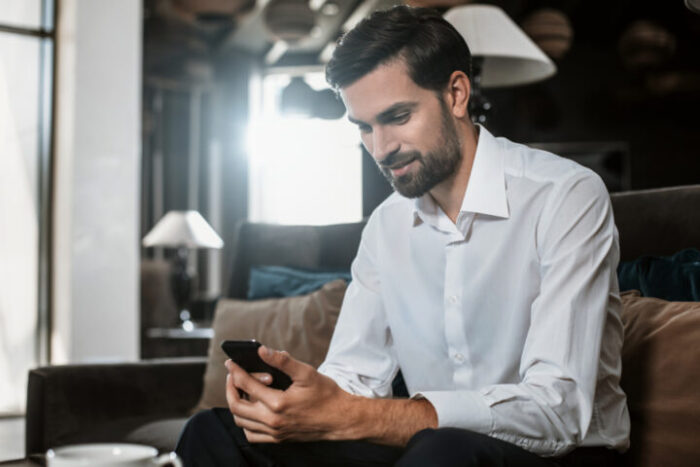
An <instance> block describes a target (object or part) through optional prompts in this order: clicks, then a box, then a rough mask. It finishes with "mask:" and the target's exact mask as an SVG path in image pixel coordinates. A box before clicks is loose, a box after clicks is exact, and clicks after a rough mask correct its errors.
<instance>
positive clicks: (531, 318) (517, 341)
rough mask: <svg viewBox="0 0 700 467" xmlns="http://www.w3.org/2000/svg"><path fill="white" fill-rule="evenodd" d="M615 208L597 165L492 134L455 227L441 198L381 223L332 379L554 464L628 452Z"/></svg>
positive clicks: (388, 209) (339, 337)
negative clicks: (594, 452) (570, 455)
mask: <svg viewBox="0 0 700 467" xmlns="http://www.w3.org/2000/svg"><path fill="white" fill-rule="evenodd" d="M618 258H619V247H618V240H617V230H616V228H615V224H614V220H613V213H612V209H611V206H610V199H609V196H608V193H607V191H606V189H605V186H604V185H603V183H602V182H601V180H600V178H599V177H598V176H597V175H596V174H595V173H593V172H592V171H590V170H588V169H586V168H583V167H581V166H579V165H577V164H576V163H574V162H572V161H570V160H567V159H563V158H560V157H557V156H555V155H553V154H550V153H547V152H544V151H539V150H534V149H531V148H529V147H527V146H523V145H521V144H516V143H513V142H511V141H509V140H507V139H505V138H495V137H494V136H493V135H491V134H490V133H489V132H488V131H487V130H486V129H485V128H483V127H481V128H480V134H479V140H478V145H477V149H476V155H475V159H474V164H473V167H472V172H471V175H470V178H469V184H468V187H467V191H466V194H465V196H464V202H463V203H462V208H461V211H460V213H459V216H458V218H457V222H456V225H455V223H453V222H452V221H451V220H450V219H449V218H448V217H447V215H446V214H445V213H444V212H443V211H442V210H441V209H440V207H439V206H437V204H436V203H435V202H434V200H433V199H432V197H431V196H430V195H429V194H426V195H425V196H423V197H422V198H419V199H417V200H410V199H407V198H403V197H401V196H399V195H398V194H396V193H394V194H393V195H391V196H390V197H389V198H388V199H387V200H386V201H385V202H384V203H382V204H381V205H380V206H379V207H378V208H377V209H376V210H375V211H374V213H373V214H372V216H371V217H370V219H369V221H368V223H367V226H366V227H365V229H364V232H363V234H362V241H361V243H360V247H359V251H358V253H357V257H356V258H355V260H354V262H353V264H352V277H353V280H352V282H351V284H350V286H349V287H348V290H347V292H346V295H345V300H344V302H343V307H342V310H341V313H340V318H339V320H338V324H337V327H336V329H335V333H334V334H333V339H332V341H331V345H330V348H329V351H328V355H327V357H326V361H325V362H324V363H323V365H322V366H321V368H320V371H321V372H322V373H324V374H326V375H328V376H330V377H331V378H333V379H334V380H335V381H336V382H337V383H338V384H339V385H340V386H341V387H342V388H343V389H345V390H346V391H348V392H350V393H353V394H359V395H364V396H367V397H391V395H392V393H391V382H392V380H393V378H394V376H395V375H396V373H397V371H398V370H399V368H401V370H402V372H403V376H404V379H405V381H406V386H407V388H408V391H409V393H410V394H411V397H414V398H426V399H428V400H429V401H430V402H431V403H432V405H433V406H434V407H435V410H436V412H437V416H438V424H439V426H440V427H459V428H465V429H469V430H472V431H476V432H479V433H484V434H487V435H489V436H492V437H495V438H499V439H501V440H504V441H508V442H511V443H514V444H516V445H518V446H521V447H523V448H525V449H527V450H529V451H532V452H535V453H537V454H540V455H545V456H556V455H562V454H565V453H566V452H568V451H570V450H571V449H573V448H574V447H576V446H582V445H583V446H608V447H613V448H616V449H618V450H621V451H622V450H624V449H626V448H627V446H628V444H629V414H628V411H627V405H626V400H625V394H624V392H623V391H622V389H621V388H620V385H619V381H620V373H621V360H620V350H621V347H622V339H623V330H622V324H621V321H620V298H619V293H618V284H617V276H616V267H617V263H618Z"/></svg>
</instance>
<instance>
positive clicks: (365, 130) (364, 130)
mask: <svg viewBox="0 0 700 467" xmlns="http://www.w3.org/2000/svg"><path fill="white" fill-rule="evenodd" d="M357 129H358V130H360V133H371V132H372V127H371V126H369V125H365V124H363V123H360V124H359V125H357Z"/></svg>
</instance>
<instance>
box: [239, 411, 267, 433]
mask: <svg viewBox="0 0 700 467" xmlns="http://www.w3.org/2000/svg"><path fill="white" fill-rule="evenodd" d="M233 421H234V422H235V423H236V426H237V427H239V428H242V429H244V430H248V431H250V432H254V433H259V434H266V435H270V436H274V435H275V430H274V429H273V428H272V427H270V426H268V425H266V424H264V423H262V422H259V421H257V420H251V419H249V418H246V417H243V416H241V415H234V416H233Z"/></svg>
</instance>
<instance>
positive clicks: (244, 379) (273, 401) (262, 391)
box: [226, 360, 282, 407]
mask: <svg viewBox="0 0 700 467" xmlns="http://www.w3.org/2000/svg"><path fill="white" fill-rule="evenodd" d="M226 367H227V368H228V369H229V374H230V375H231V384H232V385H233V386H234V387H235V388H238V389H240V390H242V391H244V392H246V393H248V394H249V395H250V396H251V397H252V398H254V399H255V400H260V401H262V402H263V403H264V404H265V405H266V406H268V407H270V406H271V405H273V406H275V407H276V406H278V405H279V396H280V394H282V391H280V390H278V389H272V388H269V387H267V386H265V385H264V384H262V383H261V382H260V381H258V380H257V379H255V378H253V377H252V376H251V375H250V374H249V373H248V372H247V371H245V370H244V369H242V368H241V367H240V366H238V365H237V364H236V363H235V362H233V361H230V360H229V361H228V362H226ZM239 399H240V398H239Z"/></svg>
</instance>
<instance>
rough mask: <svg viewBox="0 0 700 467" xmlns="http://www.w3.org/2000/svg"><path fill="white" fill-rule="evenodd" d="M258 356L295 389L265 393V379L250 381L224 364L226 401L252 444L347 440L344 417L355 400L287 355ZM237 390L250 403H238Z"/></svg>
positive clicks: (265, 352) (262, 353)
mask: <svg viewBox="0 0 700 467" xmlns="http://www.w3.org/2000/svg"><path fill="white" fill-rule="evenodd" d="M258 353H259V355H260V357H261V358H262V359H263V361H265V362H266V363H267V364H269V365H271V366H274V367H276V368H279V369H280V370H281V371H283V372H284V373H286V374H287V375H289V377H290V378H291V379H292V381H293V383H292V385H291V386H290V387H289V388H288V389H287V390H286V391H279V390H277V389H272V388H269V387H267V384H269V383H270V382H271V380H270V379H268V378H266V377H265V376H266V375H265V374H255V375H250V374H248V373H247V372H246V371H245V370H243V369H242V368H240V367H239V366H238V365H236V364H235V363H234V362H232V361H231V360H229V361H227V362H226V367H227V368H228V370H229V374H228V376H227V380H226V399H227V401H228V405H229V409H230V410H231V413H232V414H233V416H234V420H235V422H236V425H238V426H239V427H241V428H243V430H244V431H245V434H246V437H247V438H248V441H250V442H252V443H256V442H258V443H275V442H279V441H283V440H288V439H294V440H296V441H310V440H318V439H344V438H343V436H348V434H347V433H344V431H343V429H342V425H344V423H343V420H344V419H345V417H344V416H343V415H342V414H343V413H345V411H346V410H347V406H348V405H349V404H350V400H351V399H352V398H353V397H354V396H352V395H350V394H348V393H346V392H345V391H343V390H342V389H341V388H340V387H338V385H337V384H335V382H334V381H333V380H332V379H330V378H328V377H327V376H324V375H322V374H320V373H319V372H317V371H316V370H315V369H314V368H313V367H312V366H310V365H307V364H305V363H302V362H300V361H298V360H295V359H293V358H292V357H290V356H289V354H288V353H287V352H276V351H272V350H270V349H268V348H266V347H264V346H263V347H260V349H259V350H258ZM268 377H269V375H268ZM239 389H240V390H241V391H243V392H245V393H246V394H248V396H249V400H245V399H243V398H241V397H240V395H239V391H238V390H239ZM346 428H347V427H346Z"/></svg>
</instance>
